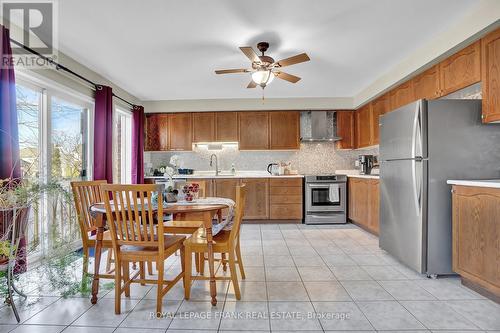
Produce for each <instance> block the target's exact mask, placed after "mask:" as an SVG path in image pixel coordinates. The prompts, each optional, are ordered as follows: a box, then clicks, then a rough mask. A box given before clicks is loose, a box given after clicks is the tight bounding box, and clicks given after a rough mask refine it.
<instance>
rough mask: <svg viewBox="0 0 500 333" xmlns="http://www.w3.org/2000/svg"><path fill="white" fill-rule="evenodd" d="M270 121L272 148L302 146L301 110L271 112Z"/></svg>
mask: <svg viewBox="0 0 500 333" xmlns="http://www.w3.org/2000/svg"><path fill="white" fill-rule="evenodd" d="M313 112H314V111H313ZM269 123H270V124H269V126H270V145H271V149H274V150H290V149H295V150H298V149H299V148H300V112H298V111H273V112H269Z"/></svg>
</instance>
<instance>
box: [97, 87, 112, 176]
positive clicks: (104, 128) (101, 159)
mask: <svg viewBox="0 0 500 333" xmlns="http://www.w3.org/2000/svg"><path fill="white" fill-rule="evenodd" d="M94 179H96V180H98V179H99V180H100V179H106V180H107V181H108V183H112V182H113V90H112V89H111V87H107V86H97V89H96V92H95V116H94Z"/></svg>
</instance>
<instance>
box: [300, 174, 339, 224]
mask: <svg viewBox="0 0 500 333" xmlns="http://www.w3.org/2000/svg"><path fill="white" fill-rule="evenodd" d="M346 183H347V176H344V175H322V176H306V186H305V211H306V212H305V213H306V214H305V215H306V218H305V223H306V224H334V223H346V207H347V198H346Z"/></svg>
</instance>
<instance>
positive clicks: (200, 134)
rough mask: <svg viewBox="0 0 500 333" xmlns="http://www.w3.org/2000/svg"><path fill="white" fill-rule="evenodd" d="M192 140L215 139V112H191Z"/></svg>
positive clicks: (205, 140) (204, 140)
mask: <svg viewBox="0 0 500 333" xmlns="http://www.w3.org/2000/svg"><path fill="white" fill-rule="evenodd" d="M192 117H193V142H212V141H215V114H214V113H213V112H197V113H193V116H192Z"/></svg>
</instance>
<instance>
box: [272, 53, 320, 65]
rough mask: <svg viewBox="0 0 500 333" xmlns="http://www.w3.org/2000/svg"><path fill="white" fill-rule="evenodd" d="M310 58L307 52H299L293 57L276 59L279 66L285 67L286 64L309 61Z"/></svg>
mask: <svg viewBox="0 0 500 333" xmlns="http://www.w3.org/2000/svg"><path fill="white" fill-rule="evenodd" d="M309 60H311V59H310V58H309V56H308V55H307V54H306V53H301V54H297V55H296V56H293V57H290V58H286V59H283V60H280V61H276V62H275V63H276V64H277V65H278V66H279V67H285V66H290V65H295V64H299V63H301V62H306V61H309Z"/></svg>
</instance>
